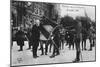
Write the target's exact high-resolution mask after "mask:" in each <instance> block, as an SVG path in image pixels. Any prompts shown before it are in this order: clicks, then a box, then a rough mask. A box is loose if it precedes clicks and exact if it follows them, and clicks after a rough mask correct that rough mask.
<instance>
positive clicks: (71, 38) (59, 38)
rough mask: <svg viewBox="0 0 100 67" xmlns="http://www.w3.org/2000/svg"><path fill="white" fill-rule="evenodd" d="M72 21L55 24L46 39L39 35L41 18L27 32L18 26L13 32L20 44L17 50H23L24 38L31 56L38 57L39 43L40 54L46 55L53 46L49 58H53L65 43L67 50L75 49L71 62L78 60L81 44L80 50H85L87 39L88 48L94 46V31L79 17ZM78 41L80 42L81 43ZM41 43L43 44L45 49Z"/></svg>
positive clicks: (58, 53)
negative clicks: (74, 57) (69, 24)
mask: <svg viewBox="0 0 100 67" xmlns="http://www.w3.org/2000/svg"><path fill="white" fill-rule="evenodd" d="M63 20H64V19H63ZM61 22H63V21H61ZM74 22H75V24H74V25H72V26H68V25H66V26H64V25H65V24H66V23H67V21H66V23H64V22H63V23H59V24H57V25H56V26H55V27H54V28H53V31H52V32H50V35H49V36H48V38H47V40H41V39H40V35H41V33H42V31H43V25H42V23H41V20H39V19H36V22H34V25H33V26H32V28H30V29H28V30H27V32H25V31H24V30H23V29H22V28H21V27H19V28H18V31H17V32H16V34H15V36H16V42H17V45H18V46H20V49H19V51H23V46H24V41H25V38H26V39H27V41H28V43H29V44H28V45H29V47H28V49H32V53H33V58H37V57H38V56H37V50H38V47H39V45H40V49H39V50H41V55H48V52H51V48H52V46H53V52H52V55H51V56H50V58H54V57H55V56H57V55H60V50H63V49H64V45H65V44H66V46H69V50H71V46H72V47H73V50H76V59H75V60H74V61H73V62H78V61H80V54H81V48H80V46H82V50H87V49H86V40H87V39H89V41H90V49H89V50H90V51H91V50H92V47H94V46H95V34H96V33H95V30H94V28H93V25H92V24H90V26H89V25H87V24H86V23H85V24H83V23H82V22H81V21H80V19H76V20H74ZM83 25H84V27H83ZM85 26H89V27H85ZM12 40H13V39H12ZM80 42H82V44H81V45H80ZM43 44H45V50H44V46H43ZM12 45H13V44H12ZM48 47H49V48H48ZM48 50H49V51H48Z"/></svg>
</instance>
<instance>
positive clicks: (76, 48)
mask: <svg viewBox="0 0 100 67" xmlns="http://www.w3.org/2000/svg"><path fill="white" fill-rule="evenodd" d="M10 32H11V34H10V35H11V36H10V39H11V44H10V65H11V66H34V65H46V64H61V63H66V64H67V63H80V62H95V61H96V6H95V5H83V4H82V5H81V4H68V3H51V2H36V1H21V0H11V1H10Z"/></svg>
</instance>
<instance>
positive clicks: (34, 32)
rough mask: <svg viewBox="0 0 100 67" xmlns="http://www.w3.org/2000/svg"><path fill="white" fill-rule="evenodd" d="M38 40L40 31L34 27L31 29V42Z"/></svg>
mask: <svg viewBox="0 0 100 67" xmlns="http://www.w3.org/2000/svg"><path fill="white" fill-rule="evenodd" d="M39 38H40V29H39V27H38V26H36V25H34V26H33V27H32V39H33V41H36V40H39Z"/></svg>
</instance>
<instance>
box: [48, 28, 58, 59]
mask: <svg viewBox="0 0 100 67" xmlns="http://www.w3.org/2000/svg"><path fill="white" fill-rule="evenodd" d="M59 34H60V32H59V26H58V27H56V28H55V30H54V31H53V35H54V38H53V40H52V42H53V45H54V48H53V54H52V55H51V56H50V58H53V57H55V56H57V55H59V54H60V53H59V44H60V43H59V39H60V35H59Z"/></svg>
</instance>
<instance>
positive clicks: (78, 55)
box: [73, 51, 80, 62]
mask: <svg viewBox="0 0 100 67" xmlns="http://www.w3.org/2000/svg"><path fill="white" fill-rule="evenodd" d="M79 61H80V51H77V52H76V59H75V60H74V61H73V62H79Z"/></svg>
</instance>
